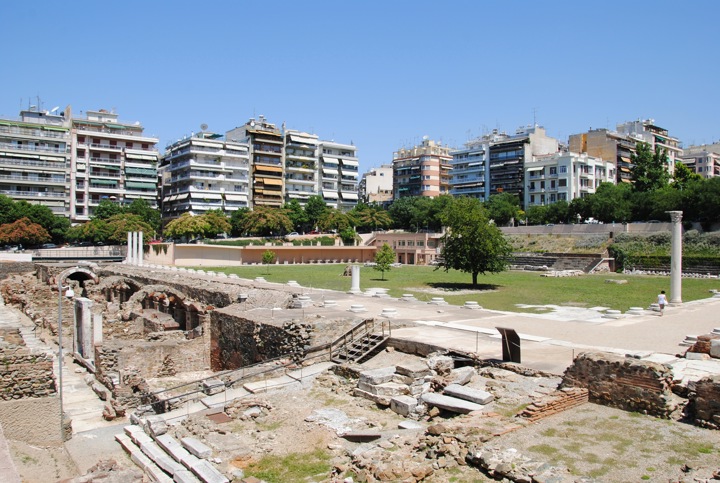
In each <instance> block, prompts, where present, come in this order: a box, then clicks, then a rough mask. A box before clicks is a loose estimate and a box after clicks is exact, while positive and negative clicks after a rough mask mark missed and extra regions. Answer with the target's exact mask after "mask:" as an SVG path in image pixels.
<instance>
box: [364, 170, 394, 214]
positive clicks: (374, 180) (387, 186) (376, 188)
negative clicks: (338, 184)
mask: <svg viewBox="0 0 720 483" xmlns="http://www.w3.org/2000/svg"><path fill="white" fill-rule="evenodd" d="M358 194H359V196H360V200H361V201H362V202H363V203H375V204H381V205H389V204H390V203H391V202H392V199H393V167H392V165H391V164H383V165H382V166H380V167H379V168H373V169H371V170H370V171H368V172H366V173H365V174H363V175H362V177H361V179H360V184H359V185H358Z"/></svg>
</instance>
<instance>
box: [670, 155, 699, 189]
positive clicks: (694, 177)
mask: <svg viewBox="0 0 720 483" xmlns="http://www.w3.org/2000/svg"><path fill="white" fill-rule="evenodd" d="M702 179H703V177H702V176H700V175H699V174H698V173H696V172H694V171H693V170H691V169H690V168H688V167H687V165H685V164H683V163H681V162H679V161H678V162H676V163H675V172H674V173H673V181H672V187H673V188H675V189H678V190H683V189H685V188H686V187H687V186H688V184H689V183H690V182H692V181H700V180H702Z"/></svg>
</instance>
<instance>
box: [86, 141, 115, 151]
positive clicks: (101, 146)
mask: <svg viewBox="0 0 720 483" xmlns="http://www.w3.org/2000/svg"><path fill="white" fill-rule="evenodd" d="M90 148H91V149H109V150H112V151H122V150H123V148H122V146H117V145H116V146H113V145H112V144H104V143H91V144H90Z"/></svg>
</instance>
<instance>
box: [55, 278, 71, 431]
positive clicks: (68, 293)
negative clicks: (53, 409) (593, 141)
mask: <svg viewBox="0 0 720 483" xmlns="http://www.w3.org/2000/svg"><path fill="white" fill-rule="evenodd" d="M62 281H63V279H62V277H60V278H59V279H58V395H59V396H60V442H61V443H62V441H63V438H64V434H65V432H64V428H63V378H62V375H63V342H62V298H63V289H64V288H66V289H67V291H66V292H65V296H66V297H67V298H69V299H71V298H73V297H74V296H75V292H74V291H73V289H72V287H70V286H69V285H68V286H67V287H63V284H62Z"/></svg>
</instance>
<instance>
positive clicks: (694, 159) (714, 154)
mask: <svg viewBox="0 0 720 483" xmlns="http://www.w3.org/2000/svg"><path fill="white" fill-rule="evenodd" d="M679 161H681V162H682V163H683V164H685V165H686V166H687V167H688V168H690V169H691V170H692V171H693V172H694V173H697V174H699V175H700V176H702V177H703V178H714V177H716V176H720V143H715V144H702V145H700V146H690V147H688V148H685V150H684V151H683V154H682V155H681V156H680V158H679Z"/></svg>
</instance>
